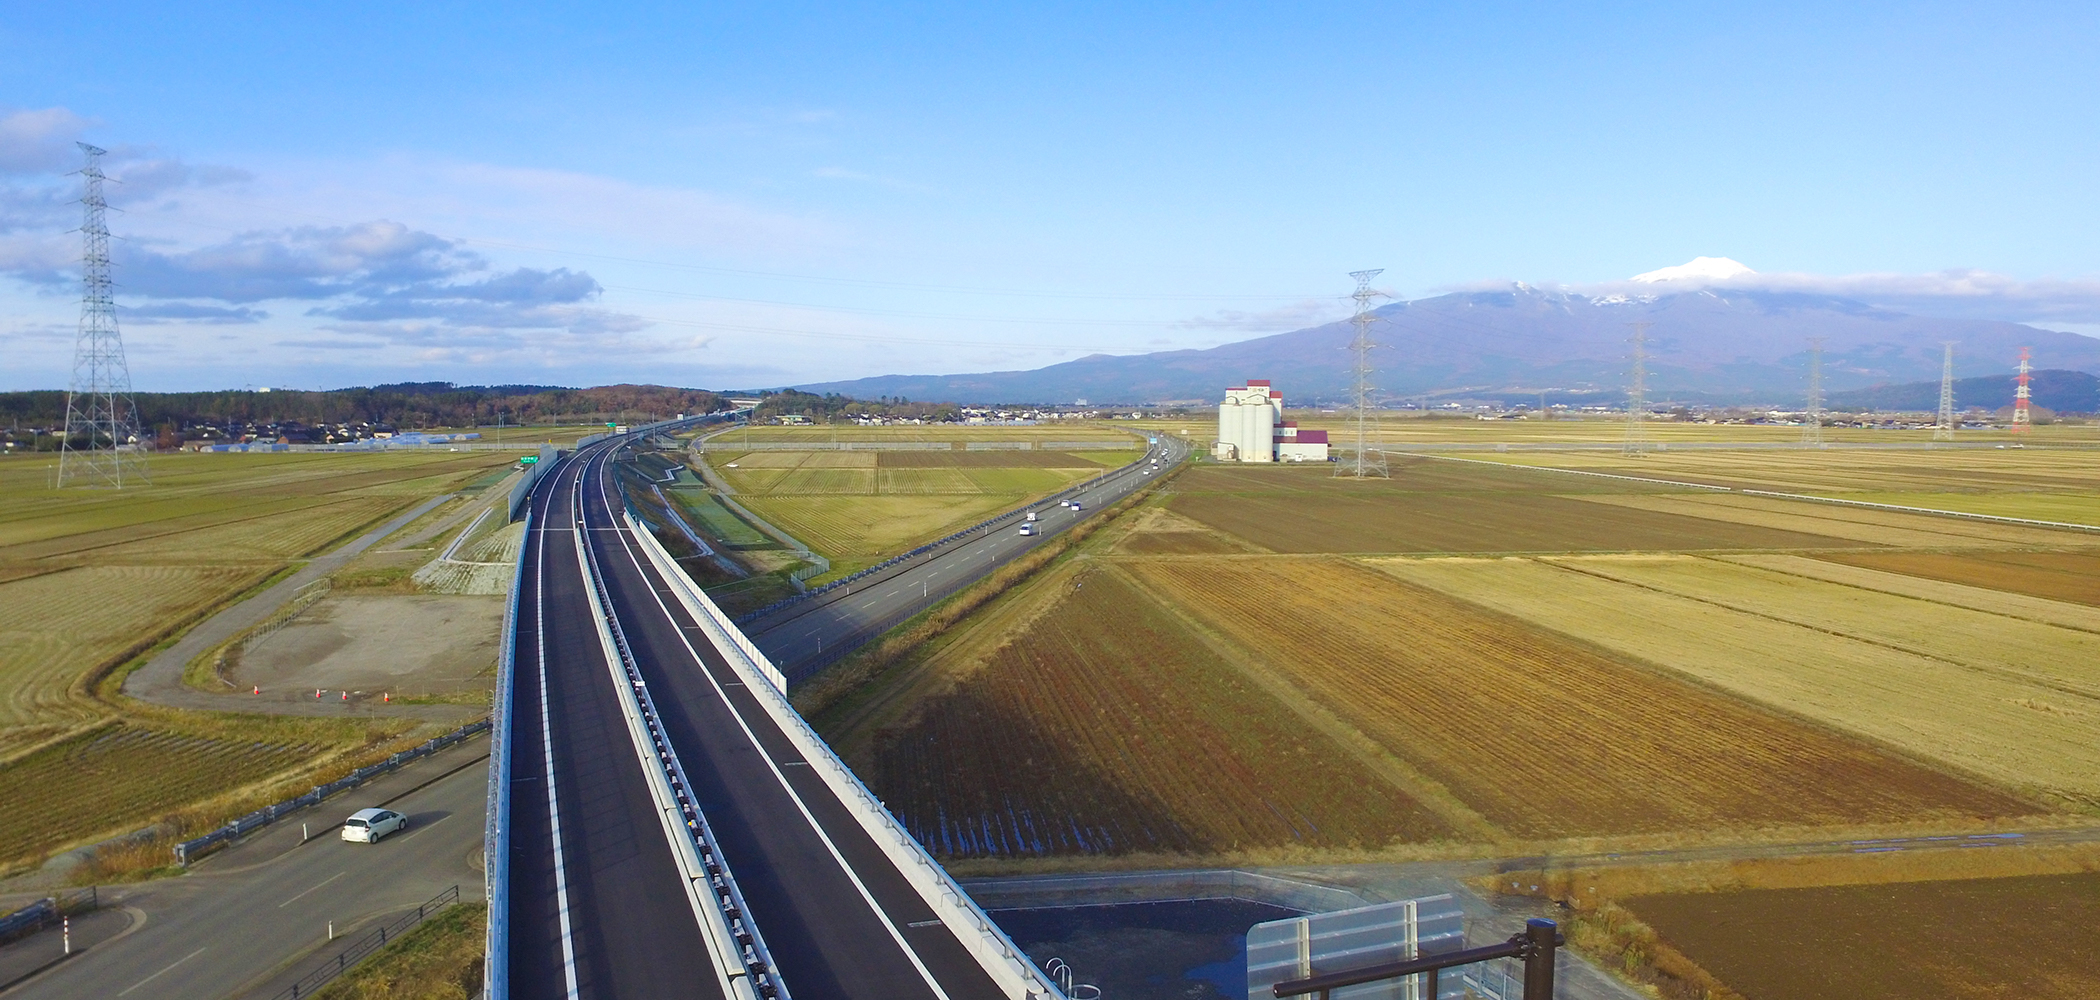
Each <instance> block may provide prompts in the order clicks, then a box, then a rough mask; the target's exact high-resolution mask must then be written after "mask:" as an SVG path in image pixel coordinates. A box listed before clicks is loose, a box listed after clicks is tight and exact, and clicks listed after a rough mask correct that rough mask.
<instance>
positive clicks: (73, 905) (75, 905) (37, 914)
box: [0, 886, 102, 942]
mask: <svg viewBox="0 0 2100 1000" xmlns="http://www.w3.org/2000/svg"><path fill="white" fill-rule="evenodd" d="M101 905H102V894H101V892H100V891H99V890H97V889H96V888H95V887H94V886H89V887H87V888H85V889H75V890H73V891H72V892H61V893H58V894H57V895H53V896H45V897H44V898H42V899H39V900H37V901H36V902H34V903H31V904H29V905H28V906H25V907H22V908H21V909H19V910H16V911H14V912H13V913H10V914H7V915H6V916H0V942H5V941H12V940H14V939H15V938H18V937H23V936H25V935H29V934H34V933H36V932H38V931H40V930H43V929H44V928H46V927H49V926H51V925H52V924H55V923H57V922H59V920H61V919H63V918H65V917H70V916H72V915H73V914H76V913H86V912H88V911H90V910H93V909H95V908H97V907H99V906H101Z"/></svg>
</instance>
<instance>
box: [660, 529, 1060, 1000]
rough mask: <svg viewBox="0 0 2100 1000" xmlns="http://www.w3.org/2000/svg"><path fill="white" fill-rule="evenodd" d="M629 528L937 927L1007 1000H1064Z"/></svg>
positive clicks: (692, 590) (761, 657)
mask: <svg viewBox="0 0 2100 1000" xmlns="http://www.w3.org/2000/svg"><path fill="white" fill-rule="evenodd" d="M621 516H622V517H624V518H626V521H627V527H628V529H629V530H630V531H631V532H632V533H633V535H634V537H635V538H636V539H637V541H638V542H639V544H640V545H641V547H642V550H643V552H645V553H647V555H648V557H649V561H650V562H651V563H652V564H653V565H654V566H655V567H656V571H657V573H658V574H660V575H661V576H663V578H664V579H665V580H666V581H667V582H669V583H670V585H671V589H672V590H673V591H674V592H676V595H677V597H678V600H679V602H680V603H681V604H683V605H684V606H685V608H686V611H687V612H688V613H689V614H691V615H692V616H693V620H694V621H696V622H698V623H699V624H700V627H701V631H702V632H704V633H706V635H707V639H708V641H709V642H710V643H712V644H713V645H714V647H715V649H716V650H717V651H718V652H720V653H721V654H722V657H723V659H725V660H727V661H728V662H729V664H730V666H731V668H732V669H734V670H736V671H737V672H738V673H739V674H741V675H743V677H744V678H745V684H746V686H747V687H748V688H749V690H750V691H751V692H752V693H753V695H754V696H755V697H756V698H757V699H758V701H759V703H760V704H761V705H762V706H764V708H765V711H766V713H767V715H768V716H770V717H771V718H772V720H773V723H774V725H776V726H778V727H779V729H780V731H781V732H782V733H784V734H786V735H787V737H788V739H789V740H790V741H791V742H793V743H794V745H795V749H796V750H797V751H798V752H800V753H801V754H802V757H803V759H804V760H807V761H809V762H810V765H811V770H813V771H815V772H816V773H817V774H819V775H821V776H822V777H823V778H824V781H825V783H826V785H827V786H828V787H829V788H830V789H831V791H832V794H833V795H835V796H836V797H837V798H838V800H839V801H840V802H841V803H843V804H845V806H846V807H847V809H848V810H850V811H851V812H852V814H853V816H854V818H855V819H856V820H857V821H858V822H859V823H860V824H861V826H862V828H863V829H865V830H866V831H867V833H868V836H869V838H870V839H871V840H873V841H874V842H875V844H876V845H877V846H879V847H880V848H881V849H882V851H883V853H884V855H885V856H887V857H888V858H889V860H890V863H891V864H893V865H895V866H896V868H897V871H898V872H899V873H900V874H902V875H903V876H904V878H905V879H906V880H907V881H908V882H910V883H911V885H912V888H914V889H915V890H917V892H918V894H919V895H920V897H922V898H923V899H924V900H925V901H926V905H927V906H929V907H930V908H932V910H933V912H934V913H935V914H937V915H939V916H940V918H941V922H942V923H943V924H946V925H947V926H948V928H949V929H950V930H952V931H954V932H955V936H956V938H957V939H958V940H959V941H961V942H962V944H963V947H964V948H966V949H968V950H969V952H970V955H971V957H973V958H974V959H976V960H977V963H978V964H979V965H980V966H982V967H983V969H984V970H985V972H986V974H988V975H989V976H991V978H992V981H993V982H995V983H997V984H998V985H999V988H1000V990H1001V991H1002V992H1004V993H1005V994H1006V995H1007V996H1008V997H1011V998H1012V1000H1064V994H1063V993H1062V992H1061V991H1060V990H1058V988H1057V987H1056V986H1055V985H1054V984H1053V983H1052V982H1051V981H1050V979H1049V977H1047V976H1044V975H1043V973H1042V972H1041V971H1040V970H1038V969H1037V968H1036V967H1035V964H1034V963H1033V962H1032V961H1030V960H1029V958H1028V956H1027V955H1026V954H1025V953H1023V952H1022V951H1021V949H1020V948H1019V947H1017V946H1016V945H1015V944H1014V943H1013V939H1011V938H1009V937H1007V936H1006V932H1005V931H1002V930H1000V929H999V926H998V925H997V924H995V923H993V922H992V919H991V918H990V917H989V916H986V915H985V912H984V910H983V909H982V908H980V907H979V906H978V905H977V903H976V902H975V901H974V900H972V899H971V898H970V896H969V894H968V893H966V892H964V891H963V889H962V886H960V885H958V884H957V883H956V882H955V880H954V879H953V878H950V877H949V875H948V872H947V870H946V869H943V868H942V867H941V866H940V865H939V863H937V862H935V861H934V860H933V857H932V856H931V855H929V854H927V853H926V849H925V848H924V847H923V846H921V845H920V844H919V842H918V840H917V839H915V838H913V837H912V835H911V834H910V833H909V832H907V831H906V830H905V828H904V825H903V824H901V823H899V822H897V819H896V817H895V816H892V815H891V814H890V811H889V809H888V808H886V807H884V806H883V804H882V801H881V800H880V799H877V798H876V797H875V793H874V792H872V791H870V790H869V789H868V786H867V785H865V784H862V783H861V780H860V778H859V777H858V776H856V775H855V774H854V773H853V771H852V769H850V768H848V767H847V766H846V763H845V761H843V760H840V759H839V756H838V754H836V753H833V752H832V749H831V746H830V745H829V744H827V743H825V742H824V740H823V738H822V737H820V736H818V735H817V732H816V730H814V729H812V728H810V726H809V723H808V722H806V721H804V720H803V718H802V714H801V713H799V712H797V711H795V708H794V706H793V705H791V704H789V702H788V699H787V681H786V679H785V678H784V677H783V676H782V674H781V672H780V670H779V668H777V667H775V666H774V665H773V662H772V661H771V660H770V659H768V658H767V657H766V654H765V653H763V652H760V651H759V649H758V647H757V646H756V645H754V644H752V642H751V640H750V639H749V638H748V637H746V636H745V635H744V633H743V632H742V631H740V630H738V629H737V627H736V626H735V625H734V624H732V623H731V622H730V620H729V617H728V616H727V615H725V614H723V613H722V609H720V608H718V607H716V606H715V603H714V601H712V600H710V599H709V598H708V596H707V595H706V594H704V593H702V592H701V590H700V588H699V587H698V586H697V585H696V584H694V583H693V581H692V579H691V578H690V577H688V576H686V574H685V571H684V570H683V569H682V568H680V567H679V565H678V563H677V561H676V560H674V559H672V558H671V554H670V553H669V552H668V551H666V550H665V549H664V547H663V545H662V543H660V542H658V541H657V539H656V536H655V535H654V534H653V533H651V532H650V530H649V528H648V526H647V525H645V524H643V523H641V521H640V520H639V519H637V518H636V517H635V516H634V513H633V512H632V511H623V512H622V514H621Z"/></svg>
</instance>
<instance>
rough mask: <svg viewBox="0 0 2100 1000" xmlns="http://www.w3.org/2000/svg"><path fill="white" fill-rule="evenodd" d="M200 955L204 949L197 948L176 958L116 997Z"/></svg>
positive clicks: (207, 946) (206, 946)
mask: <svg viewBox="0 0 2100 1000" xmlns="http://www.w3.org/2000/svg"><path fill="white" fill-rule="evenodd" d="M204 947H205V948H209V947H211V946H210V945H205V946H204ZM202 954H204V948H199V949H197V950H196V951H193V952H190V953H189V954H187V955H184V956H182V957H181V958H178V959H176V960H174V961H172V962H169V963H168V967H167V968H165V969H162V970H160V971H159V972H156V973H154V974H152V975H150V976H147V977H146V978H144V979H141V980H139V981H138V982H135V983H133V984H131V989H127V990H125V991H124V992H123V993H119V994H117V995H118V996H120V997H121V996H125V995H127V994H129V993H130V992H131V990H135V989H138V988H139V987H141V986H144V985H146V984H147V983H150V982H152V981H154V980H156V979H159V978H160V977H162V976H165V975H167V974H168V973H170V972H173V971H175V967H176V966H178V965H181V964H182V963H184V962H187V961H189V960H190V959H193V958H196V957H197V956H199V955H202Z"/></svg>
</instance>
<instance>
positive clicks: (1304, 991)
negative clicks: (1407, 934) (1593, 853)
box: [1270, 917, 1566, 1000]
mask: <svg viewBox="0 0 2100 1000" xmlns="http://www.w3.org/2000/svg"><path fill="white" fill-rule="evenodd" d="M1565 943H1566V941H1565V939H1564V938H1563V937H1562V935H1561V933H1560V930H1559V928H1558V927H1557V926H1556V925H1555V924H1554V922H1553V921H1551V920H1545V919H1542V918H1539V917H1533V918H1531V919H1530V920H1527V921H1525V924H1524V933H1522V934H1516V935H1512V936H1511V937H1510V939H1509V940H1508V941H1505V942H1503V943H1501V944H1491V945H1488V946H1487V947H1484V948H1467V949H1466V950H1464V951H1454V952H1448V953H1446V954H1442V955H1433V956H1430V957H1428V958H1417V959H1411V960H1409V961H1405V962H1394V963H1390V964H1387V965H1376V966H1372V967H1370V968H1368V969H1353V970H1348V971H1344V972H1333V973H1328V974H1327V975H1324V976H1310V977H1307V978H1304V979H1293V980H1289V981H1286V982H1281V983H1277V984H1276V985H1275V986H1273V987H1271V988H1270V992H1271V993H1272V994H1274V995H1275V996H1277V997H1278V998H1282V997H1302V996H1308V995H1311V996H1318V997H1319V998H1320V1000H1328V998H1329V997H1330V996H1332V995H1333V992H1334V991H1335V990H1339V989H1344V988H1346V987H1350V986H1362V985H1364V984H1366V983H1378V982H1385V981H1387V980H1391V979H1404V978H1407V977H1409V976H1420V975H1423V974H1425V973H1426V974H1427V975H1428V979H1429V982H1428V984H1427V985H1428V988H1427V990H1425V991H1424V992H1426V993H1427V994H1428V995H1429V996H1432V997H1435V996H1441V995H1442V994H1441V991H1440V988H1439V985H1438V983H1437V973H1438V972H1441V971H1442V970H1444V969H1449V968H1452V967H1454V966H1461V965H1472V964H1474V963H1476V962H1488V961H1493V960H1495V959H1498V958H1517V959H1522V960H1523V961H1524V997H1523V1000H1553V971H1554V970H1553V958H1554V953H1555V951H1556V950H1557V949H1559V947H1560V946H1561V945H1562V944H1565Z"/></svg>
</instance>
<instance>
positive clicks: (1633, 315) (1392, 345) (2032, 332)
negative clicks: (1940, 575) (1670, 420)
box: [801, 257, 2100, 403]
mask: <svg viewBox="0 0 2100 1000" xmlns="http://www.w3.org/2000/svg"><path fill="white" fill-rule="evenodd" d="M1752 273H1754V272H1751V271H1750V269H1749V268H1746V267H1744V266H1743V265H1741V264H1739V263H1737V262H1735V261H1732V260H1729V259H1727V258H1725V257H1722V258H1714V257H1701V258H1699V259H1697V260H1694V261H1692V262H1691V263H1689V264H1684V265H1680V266H1678V267H1674V268H1663V269H1661V270H1659V271H1650V272H1648V273H1647V274H1644V275H1641V276H1640V277H1639V278H1637V279H1636V280H1637V281H1639V282H1640V284H1641V286H1642V288H1641V290H1640V291H1639V293H1638V294H1610V295H1587V294H1578V293H1574V292H1567V291H1558V290H1549V289H1541V288H1535V287H1532V286H1529V285H1523V284H1515V285H1511V286H1509V287H1508V288H1504V289H1496V290H1489V291H1474V292H1457V293H1453V294H1450V295H1439V296H1436V297H1434V298H1426V299H1416V300H1413V301H1409V302H1400V303H1395V304H1392V305H1389V306H1385V307H1383V308H1381V309H1379V310H1377V316H1378V318H1379V320H1380V322H1379V323H1378V325H1377V326H1375V327H1373V336H1374V337H1376V338H1377V341H1378V343H1379V345H1380V347H1379V348H1378V350H1376V351H1374V352H1373V353H1372V363H1373V365H1374V366H1375V368H1376V369H1377V373H1376V375H1375V376H1374V380H1375V382H1376V384H1377V386H1378V387H1379V389H1380V391H1381V393H1382V394H1383V395H1384V396H1385V397H1387V398H1389V399H1403V398H1408V397H1422V396H1431V395H1438V394H1470V395H1482V396H1487V395H1514V394H1519V393H1537V392H1540V391H1543V390H1553V389H1558V390H1564V391H1566V390H1587V391H1590V392H1595V393H1607V392H1614V391H1616V390H1618V389H1619V388H1620V387H1622V386H1623V385H1624V384H1625V374H1626V371H1627V368H1628V358H1629V354H1630V346H1629V343H1628V338H1629V337H1630V336H1631V330H1630V326H1629V325H1630V324H1632V323H1633V322H1635V321H1646V322H1648V323H1649V328H1648V333H1647V354H1648V385H1649V387H1650V393H1651V397H1653V398H1658V399H1661V398H1671V397H1674V398H1678V399H1686V400H1705V401H1711V402H1745V403H1749V402H1773V401H1784V400H1791V399H1793V398H1795V397H1797V396H1799V395H1800V393H1801V392H1802V390H1803V388H1804V384H1805V380H1806V371H1807V360H1808V339H1809V338H1810V337H1821V338H1823V339H1824V355H1823V381H1824V385H1825V387H1826V388H1828V389H1829V390H1831V391H1841V390H1845V389H1854V388H1862V387H1866V386H1874V385H1885V384H1894V383H1903V382H1917V381H1929V380H1937V379H1938V378H1939V372H1940V351H1941V348H1940V344H1941V342H1942V341H1947V340H1952V341H1956V342H1958V346H1957V347H1956V349H1955V350H1956V369H1957V371H1958V373H1959V374H1960V375H1962V376H1973V375H1985V374H1995V373H2000V372H2006V371H2010V370H2011V369H2012V367H2013V365H2014V364H2015V363H2016V360H2017V358H2018V356H2019V350H2020V348H2021V347H2032V348H2033V349H2034V360H2035V367H2037V368H2042V367H2047V368H2058V369H2074V370H2079V371H2086V372H2096V373H2100V340H2096V339H2094V338H2091V337H2085V336H2080V335H2078V334H2073V333H2061V332H2056V331H2049V330H2039V329H2036V328H2034V327H2029V326H2023V325H2020V324H2017V323H2004V322H1995V321H1986V320H1964V319H1935V318H1929V317H1924V316H1914V315H1909V314H1906V313H1900V312H1894V311H1891V310H1886V309H1877V308H1874V307H1871V306H1868V305H1865V304H1862V303H1859V302H1855V301H1852V300H1849V299H1842V298H1834V297H1831V296H1826V295H1816V294H1805V293H1794V292H1774V291H1764V290H1755V289H1751V288H1746V287H1730V286H1729V284H1728V280H1729V279H1730V278H1739V277H1741V276H1744V275H1747V274H1752ZM1350 336H1351V331H1350V328H1349V325H1348V324H1347V323H1330V324H1327V325H1325V326H1317V327H1312V328H1310V329H1305V330H1297V331H1293V332H1291V333H1283V334H1277V335H1274V336H1269V337H1261V338H1258V339H1254V340H1247V341H1241V342H1239V343H1234V344H1226V345H1223V346H1220V347H1214V348H1210V349H1208V350H1200V351H1198V350H1189V351H1165V352H1159V353H1153V354H1138V355H1101V354H1097V355H1092V356H1089V357H1085V358H1081V359H1079V360H1077V361H1069V362H1065V363H1063V364H1056V365H1051V366H1049V367H1046V368H1039V369H1035V370H1032V371H1011V372H986V373H982V374H973V375H928V376H907V375H885V376H880V377H876V378H865V379H856V380H853V381H849V382H831V383H824V384H819V385H809V386H802V387H801V388H806V389H811V390H815V391H820V392H842V393H848V394H851V395H855V396H860V397H863V398H873V397H875V396H885V395H886V396H905V397H908V398H911V399H922V400H954V401H965V402H1011V403H1030V402H1032V403H1055V402H1069V401H1071V400H1073V399H1079V398H1084V399H1089V400H1093V401H1095V402H1126V403H1136V402H1148V401H1165V400H1209V399H1210V398H1211V397H1214V396H1217V395H1219V394H1220V393H1221V392H1222V391H1223V390H1224V388H1225V387H1226V386H1229V385H1237V384H1240V380H1242V379H1246V378H1269V379H1272V380H1274V381H1275V383H1276V385H1277V387H1278V388H1279V389H1280V390H1282V391H1283V392H1284V393H1285V394H1286V396H1287V397H1289V398H1291V399H1292V400H1294V401H1296V400H1305V401H1308V402H1311V401H1316V400H1340V399H1343V398H1344V397H1345V395H1346V393H1347V390H1348V378H1349V376H1348V355H1347V352H1346V350H1345V348H1346V345H1347V344H1348V343H1349V340H1350Z"/></svg>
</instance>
